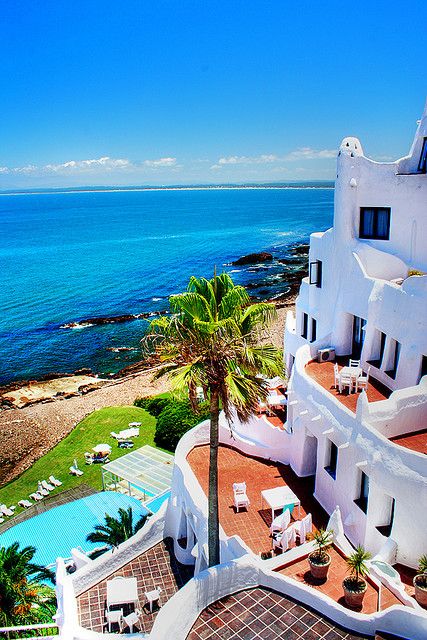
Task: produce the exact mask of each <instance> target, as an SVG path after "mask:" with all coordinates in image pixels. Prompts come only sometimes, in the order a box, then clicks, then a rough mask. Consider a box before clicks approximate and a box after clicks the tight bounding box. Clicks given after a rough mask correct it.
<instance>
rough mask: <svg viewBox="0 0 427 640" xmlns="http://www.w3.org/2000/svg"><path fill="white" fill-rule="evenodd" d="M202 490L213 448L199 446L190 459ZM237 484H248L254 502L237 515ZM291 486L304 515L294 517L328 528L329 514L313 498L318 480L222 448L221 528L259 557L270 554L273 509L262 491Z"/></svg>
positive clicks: (249, 493)
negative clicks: (264, 500)
mask: <svg viewBox="0 0 427 640" xmlns="http://www.w3.org/2000/svg"><path fill="white" fill-rule="evenodd" d="M187 459H188V461H189V463H190V465H191V467H192V469H193V471H194V473H195V474H196V476H197V479H198V480H199V482H200V485H201V487H202V489H203V490H204V491H205V493H207V488H208V467H209V447H208V446H207V445H204V446H200V447H195V448H194V449H193V450H192V451H190V453H189V454H188V457H187ZM233 482H246V486H247V494H248V497H249V500H250V502H251V504H250V506H249V509H248V510H247V511H246V510H241V511H240V512H239V513H236V511H235V508H234V505H233V489H232V485H233ZM284 485H289V487H290V488H291V489H292V491H293V492H294V493H295V494H296V495H297V496H298V498H299V499H300V501H301V515H300V514H299V511H298V509H297V508H295V509H294V511H293V514H292V517H293V518H296V519H299V518H300V517H301V518H302V517H304V515H305V514H306V513H309V512H310V513H311V514H312V516H313V523H314V526H315V527H317V528H320V527H325V526H326V524H327V522H328V515H327V513H326V512H325V511H324V510H323V509H322V507H321V506H320V505H319V503H318V502H317V501H316V500H315V498H314V497H313V490H314V479H313V478H299V477H298V476H297V475H295V474H294V473H293V471H292V470H291V468H290V467H289V466H285V465H283V464H279V463H276V462H267V461H265V460H259V459H257V458H252V457H250V456H247V455H245V454H243V453H240V452H239V451H236V450H234V449H231V448H230V447H226V446H223V445H220V447H219V450H218V494H219V517H220V522H221V526H222V527H223V529H224V531H225V533H226V534H227V535H229V536H232V535H236V534H237V535H239V536H240V537H241V538H242V539H243V540H244V542H245V543H246V544H247V545H248V546H249V547H250V548H251V549H252V551H253V552H254V553H256V554H259V553H260V552H262V551H270V550H271V548H272V540H271V538H270V531H269V527H270V524H271V509H269V508H268V506H267V505H266V504H264V505H263V508H261V507H262V505H261V491H263V490H264V489H272V488H274V487H279V486H284Z"/></svg>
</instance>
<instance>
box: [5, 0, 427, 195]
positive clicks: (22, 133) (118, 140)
mask: <svg viewBox="0 0 427 640" xmlns="http://www.w3.org/2000/svg"><path fill="white" fill-rule="evenodd" d="M426 22H427V5H426V3H425V2H410V1H408V2H406V3H404V4H402V3H401V2H399V3H398V2H397V1H395V0H389V1H388V2H383V1H375V2H372V0H371V1H370V2H365V1H359V2H357V3H356V2H353V3H350V2H343V1H342V0H339V1H336V2H330V1H328V0H325V1H324V2H318V1H317V0H315V1H311V2H309V1H304V0H299V2H292V3H291V2H288V1H287V0H280V1H275V0H270V1H268V2H265V1H261V0H259V1H251V0H245V1H240V0H227V1H223V0H217V1H216V2H211V1H210V0H197V1H194V2H190V1H189V0H179V1H178V0H175V1H174V2H169V1H166V0H156V1H155V2H153V1H150V2H149V1H148V0H126V1H124V2H119V1H118V0H114V1H110V0H85V1H84V2H83V1H81V0H60V1H59V2H58V0H54V1H52V0H14V2H3V3H2V4H1V20H0V56H1V57H0V59H1V61H2V64H1V82H0V105H1V114H2V115H1V118H0V136H1V138H0V139H1V145H0V189H2V188H3V189H7V188H15V187H43V186H68V185H95V184H97V185H103V184H104V185H113V184H185V183H201V182H208V183H215V182H253V181H286V180H312V179H333V177H334V166H335V152H336V148H337V146H338V145H339V143H340V140H341V139H342V138H343V137H344V136H345V135H356V136H358V137H359V138H360V139H361V141H362V144H363V146H364V149H365V152H366V153H367V154H369V155H370V156H372V157H374V158H376V159H395V158H396V157H399V156H402V155H404V154H405V153H407V151H408V149H409V146H410V142H411V140H412V137H413V134H414V131H415V123H416V120H417V118H419V117H420V115H421V112H422V110H423V107H424V101H425V98H426V88H427V71H426V69H427V67H426V50H425V41H426V31H425V29H426V27H425V25H426Z"/></svg>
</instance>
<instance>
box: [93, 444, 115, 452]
mask: <svg viewBox="0 0 427 640" xmlns="http://www.w3.org/2000/svg"><path fill="white" fill-rule="evenodd" d="M92 451H95V453H111V447H110V445H109V444H97V445H96V447H93V449H92Z"/></svg>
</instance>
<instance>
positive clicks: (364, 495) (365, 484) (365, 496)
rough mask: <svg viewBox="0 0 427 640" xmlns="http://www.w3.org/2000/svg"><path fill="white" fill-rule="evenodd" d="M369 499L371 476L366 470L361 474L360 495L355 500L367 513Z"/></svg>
mask: <svg viewBox="0 0 427 640" xmlns="http://www.w3.org/2000/svg"><path fill="white" fill-rule="evenodd" d="M368 500H369V476H368V475H366V473H365V472H364V471H362V472H361V476H360V484H359V497H358V498H356V500H355V501H354V502H355V504H357V506H358V507H359V509H361V510H362V511H363V513H367V511H368Z"/></svg>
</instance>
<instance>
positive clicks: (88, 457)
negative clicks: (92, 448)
mask: <svg viewBox="0 0 427 640" xmlns="http://www.w3.org/2000/svg"><path fill="white" fill-rule="evenodd" d="M93 458H94V456H93V455H92V454H91V453H89V452H88V451H86V452H85V462H86V464H92V463H93Z"/></svg>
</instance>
